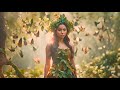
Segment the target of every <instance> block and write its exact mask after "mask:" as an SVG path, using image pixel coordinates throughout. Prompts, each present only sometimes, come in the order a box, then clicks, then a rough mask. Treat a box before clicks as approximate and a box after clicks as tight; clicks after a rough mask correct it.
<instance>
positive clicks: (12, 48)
mask: <svg viewBox="0 0 120 90" xmlns="http://www.w3.org/2000/svg"><path fill="white" fill-rule="evenodd" d="M16 48H17V46H16V47H12V46H11V48H8V49H9V50H10V51H11V52H15V49H16Z"/></svg>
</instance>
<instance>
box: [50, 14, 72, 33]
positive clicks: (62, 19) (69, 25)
mask: <svg viewBox="0 0 120 90" xmlns="http://www.w3.org/2000/svg"><path fill="white" fill-rule="evenodd" d="M60 24H65V25H67V28H68V30H69V32H70V31H72V30H73V23H72V22H70V21H68V20H67V18H66V17H65V15H64V14H63V15H60V17H59V18H58V19H57V20H56V21H53V22H52V23H51V25H50V29H51V31H53V32H54V30H55V29H56V28H57V27H58V26H59V25H60Z"/></svg>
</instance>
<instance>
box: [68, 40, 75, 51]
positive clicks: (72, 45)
mask: <svg viewBox="0 0 120 90" xmlns="http://www.w3.org/2000/svg"><path fill="white" fill-rule="evenodd" d="M69 44H70V46H71V47H72V49H73V50H74V43H73V42H69Z"/></svg>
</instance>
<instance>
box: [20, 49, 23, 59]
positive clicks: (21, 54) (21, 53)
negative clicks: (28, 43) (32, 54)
mask: <svg viewBox="0 0 120 90" xmlns="http://www.w3.org/2000/svg"><path fill="white" fill-rule="evenodd" d="M19 55H20V56H21V57H22V58H23V52H22V50H20V52H19Z"/></svg>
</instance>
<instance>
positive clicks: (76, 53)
mask: <svg viewBox="0 0 120 90" xmlns="http://www.w3.org/2000/svg"><path fill="white" fill-rule="evenodd" d="M77 52H78V48H76V50H75V53H74V55H75V56H76V55H77Z"/></svg>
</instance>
